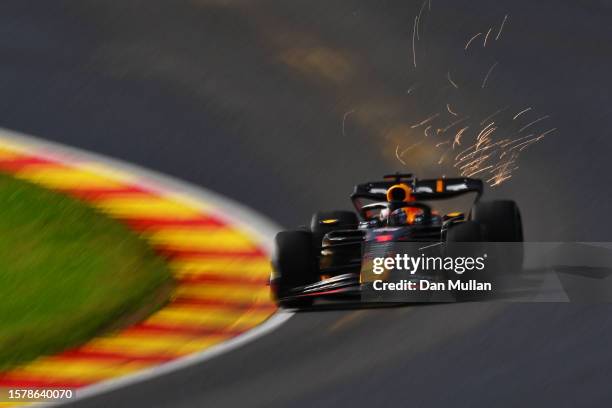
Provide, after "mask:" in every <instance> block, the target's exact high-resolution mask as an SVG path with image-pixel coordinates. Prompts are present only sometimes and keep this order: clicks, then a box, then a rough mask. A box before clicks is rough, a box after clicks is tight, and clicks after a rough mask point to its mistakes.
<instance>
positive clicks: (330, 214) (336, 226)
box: [310, 211, 359, 248]
mask: <svg viewBox="0 0 612 408" xmlns="http://www.w3.org/2000/svg"><path fill="white" fill-rule="evenodd" d="M324 220H337V221H336V222H334V223H330V224H326V223H324V222H323V221H324ZM358 225H359V219H358V218H357V214H355V213H354V212H352V211H319V212H316V213H315V214H314V215H313V216H312V219H311V220H310V231H312V234H313V240H314V243H315V247H318V248H320V247H321V242H322V241H323V237H324V236H325V234H327V233H328V232H331V231H336V230H343V229H357V226H358Z"/></svg>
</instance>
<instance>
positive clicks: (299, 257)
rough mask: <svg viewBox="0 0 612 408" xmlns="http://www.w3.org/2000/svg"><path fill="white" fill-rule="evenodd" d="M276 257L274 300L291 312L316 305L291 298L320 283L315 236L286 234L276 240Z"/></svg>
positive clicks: (305, 298)
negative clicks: (297, 290) (296, 290)
mask: <svg viewBox="0 0 612 408" xmlns="http://www.w3.org/2000/svg"><path fill="white" fill-rule="evenodd" d="M274 242H275V247H276V253H275V258H274V261H273V264H274V269H275V276H274V278H273V282H272V283H273V297H274V298H275V300H276V302H277V304H278V305H279V306H282V307H287V308H296V307H297V308H299V307H306V306H310V305H312V298H310V297H304V298H288V297H287V296H289V294H290V293H291V290H292V289H294V288H297V287H300V286H304V285H308V284H310V283H314V282H316V281H317V280H318V274H317V265H316V257H315V251H314V248H313V238H312V233H310V232H308V231H282V232H279V233H278V234H276V237H275V238H274Z"/></svg>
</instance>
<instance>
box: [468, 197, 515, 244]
mask: <svg viewBox="0 0 612 408" xmlns="http://www.w3.org/2000/svg"><path fill="white" fill-rule="evenodd" d="M470 219H471V220H472V221H476V222H479V223H481V224H482V225H484V227H485V240H486V241H488V242H523V223H522V221H521V212H520V211H519V208H518V206H517V205H516V203H515V202H514V201H512V200H496V201H483V202H479V203H476V204H475V205H474V207H472V212H471V214H470Z"/></svg>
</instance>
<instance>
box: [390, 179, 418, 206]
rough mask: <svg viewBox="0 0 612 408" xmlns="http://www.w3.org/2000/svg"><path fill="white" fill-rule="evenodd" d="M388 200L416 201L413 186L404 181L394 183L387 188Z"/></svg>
mask: <svg viewBox="0 0 612 408" xmlns="http://www.w3.org/2000/svg"><path fill="white" fill-rule="evenodd" d="M387 201H405V202H409V201H414V197H413V196H412V188H410V186H408V185H407V184H404V183H399V184H394V185H392V186H391V187H389V189H388V190H387Z"/></svg>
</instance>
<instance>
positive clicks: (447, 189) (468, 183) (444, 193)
mask: <svg viewBox="0 0 612 408" xmlns="http://www.w3.org/2000/svg"><path fill="white" fill-rule="evenodd" d="M401 182H402V183H406V184H408V185H409V186H410V187H411V188H412V191H413V193H412V195H413V196H414V198H415V199H416V200H417V201H429V200H444V199H448V198H452V197H457V196H460V195H463V194H467V193H476V199H475V201H478V200H479V199H480V196H482V193H483V191H484V187H483V182H482V180H479V179H473V178H467V177H457V178H441V179H423V180H417V179H414V178H412V179H409V180H402V181H401ZM396 183H397V180H385V181H373V182H369V183H363V184H358V185H356V186H355V189H354V190H353V194H351V200H352V201H353V205H354V206H355V208H356V209H357V211H358V212H361V208H362V207H363V206H364V204H365V203H364V201H365V200H372V201H387V189H388V188H389V187H391V186H393V185H394V184H396Z"/></svg>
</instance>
